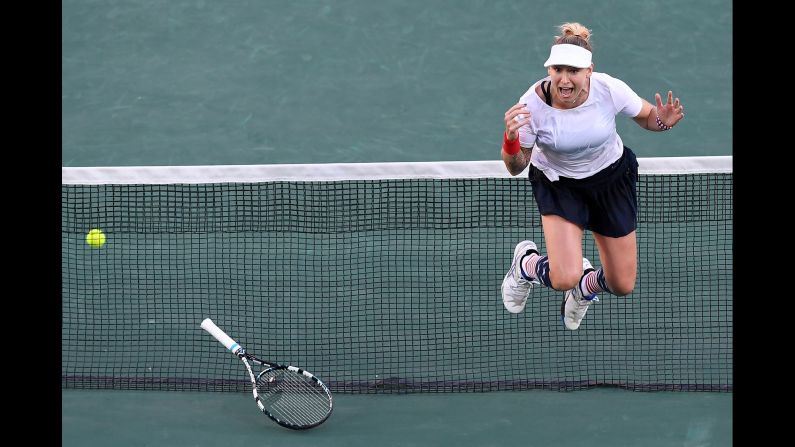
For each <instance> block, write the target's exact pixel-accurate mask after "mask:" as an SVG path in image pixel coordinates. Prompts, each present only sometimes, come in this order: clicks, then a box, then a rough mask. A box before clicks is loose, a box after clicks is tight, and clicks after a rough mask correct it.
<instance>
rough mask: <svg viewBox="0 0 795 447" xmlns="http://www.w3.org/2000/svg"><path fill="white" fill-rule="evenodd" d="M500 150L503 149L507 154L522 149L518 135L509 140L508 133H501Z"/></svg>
mask: <svg viewBox="0 0 795 447" xmlns="http://www.w3.org/2000/svg"><path fill="white" fill-rule="evenodd" d="M502 150H504V151H505V153H506V154H508V155H516V154H518V153H519V151H520V150H522V147H521V146H520V145H519V137H516V139H515V140H509V139H508V134H507V133H503V134H502Z"/></svg>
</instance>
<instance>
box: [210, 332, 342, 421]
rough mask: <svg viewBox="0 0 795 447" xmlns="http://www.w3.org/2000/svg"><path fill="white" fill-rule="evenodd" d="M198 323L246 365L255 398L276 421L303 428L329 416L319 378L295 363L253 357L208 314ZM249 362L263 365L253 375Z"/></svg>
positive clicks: (326, 396)
mask: <svg viewBox="0 0 795 447" xmlns="http://www.w3.org/2000/svg"><path fill="white" fill-rule="evenodd" d="M201 327H202V329H204V330H205V331H207V332H209V333H210V335H212V336H213V337H215V339H216V340H218V341H219V342H221V344H222V345H224V346H226V349H228V350H230V351H232V354H235V355H236V356H237V357H238V358H240V360H241V361H242V362H243V364H244V365H246V371H248V375H249V377H250V378H251V385H252V393H253V394H254V401H256V402H257V406H258V407H259V409H260V410H262V412H263V413H265V415H266V416H268V417H269V418H271V419H273V420H274V421H275V422H276V423H277V424H279V425H281V426H283V427H287V428H291V429H293V430H304V429H307V428H312V427H317V426H318V425H320V424H322V423H323V422H325V420H326V419H328V417H329V416H331V409H332V402H331V392H330V391H329V389H328V388H327V387H326V385H324V384H323V382H321V381H320V379H318V378H317V377H315V376H313V375H312V374H310V373H309V372H307V371H304V370H302V369H300V368H296V367H295V366H285V365H277V364H275V363H271V362H266V361H265V360H260V359H258V358H256V357H254V356H253V355H251V354H249V353H248V352H246V350H245V349H243V347H242V346H240V345H239V344H237V342H236V341H234V340H233V339H232V338H231V337H230V336H228V335H226V333H225V332H224V331H222V330H221V328H219V327H218V326H216V325H215V323H213V320H211V319H209V318H205V319H204V321H202V324H201ZM249 362H251V363H255V364H257V365H260V366H264V367H266V368H265V369H264V370H263V371H262V372H260V373H259V374H257V375H256V376H255V375H254V372H253V371H252V370H251V364H250V363H249Z"/></svg>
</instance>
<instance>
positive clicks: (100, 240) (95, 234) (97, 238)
mask: <svg viewBox="0 0 795 447" xmlns="http://www.w3.org/2000/svg"><path fill="white" fill-rule="evenodd" d="M86 244H88V245H90V246H92V247H94V248H99V247H102V246H103V245H105V233H103V232H102V230H100V229H99V228H94V229H93V230H91V231H89V232H88V234H87V235H86Z"/></svg>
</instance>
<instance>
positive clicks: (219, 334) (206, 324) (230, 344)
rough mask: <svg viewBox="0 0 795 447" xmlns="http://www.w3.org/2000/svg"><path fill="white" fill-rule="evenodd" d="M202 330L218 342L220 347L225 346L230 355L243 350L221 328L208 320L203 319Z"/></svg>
mask: <svg viewBox="0 0 795 447" xmlns="http://www.w3.org/2000/svg"><path fill="white" fill-rule="evenodd" d="M202 329H204V330H205V331H207V332H209V333H210V335H212V336H213V337H215V339H216V340H218V341H220V342H221V344H222V345H224V346H226V349H228V350H230V351H232V354H235V355H237V353H238V352H240V350H241V349H243V347H242V346H240V345H239V344H237V342H236V341H234V340H232V337H230V336H228V335H226V332H224V331H222V330H221V328H219V327H218V326H216V325H215V323H213V320H211V319H209V318H205V319H204V321H202Z"/></svg>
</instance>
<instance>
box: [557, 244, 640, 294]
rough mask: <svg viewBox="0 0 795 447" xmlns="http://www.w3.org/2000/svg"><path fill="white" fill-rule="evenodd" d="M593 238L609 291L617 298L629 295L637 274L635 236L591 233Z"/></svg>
mask: <svg viewBox="0 0 795 447" xmlns="http://www.w3.org/2000/svg"><path fill="white" fill-rule="evenodd" d="M593 237H594V240H595V241H596V246H597V247H598V248H599V259H600V260H601V261H602V269H603V270H604V274H605V280H606V281H607V285H608V287H610V291H611V292H613V293H614V294H616V295H618V296H624V295H629V294H630V293H631V292H632V289H634V288H635V277H636V276H637V273H638V247H637V235H636V234H635V232H634V231H633V232H632V233H629V234H628V235H626V236H622V237H608V236H603V235H601V234H597V233H593ZM550 257H551V256H550Z"/></svg>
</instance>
